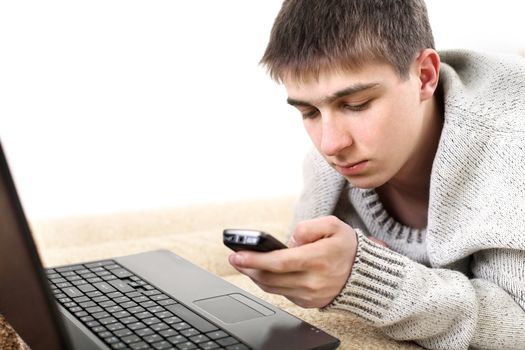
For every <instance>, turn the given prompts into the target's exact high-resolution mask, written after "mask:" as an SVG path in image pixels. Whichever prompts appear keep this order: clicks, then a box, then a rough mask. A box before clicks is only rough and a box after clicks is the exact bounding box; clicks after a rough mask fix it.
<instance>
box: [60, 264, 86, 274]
mask: <svg viewBox="0 0 525 350" xmlns="http://www.w3.org/2000/svg"><path fill="white" fill-rule="evenodd" d="M83 268H84V266H82V265H71V266H65V267H59V268H55V271H57V272H68V271H75V270H82V269H83Z"/></svg>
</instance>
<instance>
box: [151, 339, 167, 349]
mask: <svg viewBox="0 0 525 350" xmlns="http://www.w3.org/2000/svg"><path fill="white" fill-rule="evenodd" d="M151 345H152V346H153V347H154V348H155V349H157V350H164V349H168V348H171V344H170V343H168V342H167V341H165V340H163V341H160V342H158V343H153V344H151Z"/></svg>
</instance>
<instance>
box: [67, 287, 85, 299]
mask: <svg viewBox="0 0 525 350" xmlns="http://www.w3.org/2000/svg"><path fill="white" fill-rule="evenodd" d="M66 287H67V288H63V289H62V292H64V293H65V294H66V295H67V296H68V297H70V298H77V297H81V296H83V295H84V293H82V292H81V291H80V290H79V289H78V288H77V287H72V286H66Z"/></svg>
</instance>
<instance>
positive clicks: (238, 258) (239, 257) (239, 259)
mask: <svg viewBox="0 0 525 350" xmlns="http://www.w3.org/2000/svg"><path fill="white" fill-rule="evenodd" d="M230 258H231V261H232V262H233V264H235V265H241V264H242V262H243V260H244V258H243V256H242V255H241V254H232V255H231V256H230Z"/></svg>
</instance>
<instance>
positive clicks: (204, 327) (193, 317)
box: [166, 304, 217, 333]
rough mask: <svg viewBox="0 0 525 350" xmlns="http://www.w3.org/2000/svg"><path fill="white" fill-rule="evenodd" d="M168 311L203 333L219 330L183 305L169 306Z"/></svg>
mask: <svg viewBox="0 0 525 350" xmlns="http://www.w3.org/2000/svg"><path fill="white" fill-rule="evenodd" d="M166 309H168V310H170V311H171V312H173V313H174V314H175V315H177V316H178V317H180V318H182V319H183V320H184V321H186V322H188V323H189V324H191V325H192V326H193V327H195V328H197V329H198V330H199V331H201V332H203V333H205V332H210V331H214V330H216V329H217V327H215V326H214V325H213V324H211V323H210V322H208V321H206V320H205V319H204V318H202V317H200V316H199V315H197V314H196V313H195V312H193V311H191V310H190V309H188V308H187V307H185V306H183V305H181V304H174V305H167V306H166Z"/></svg>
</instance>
